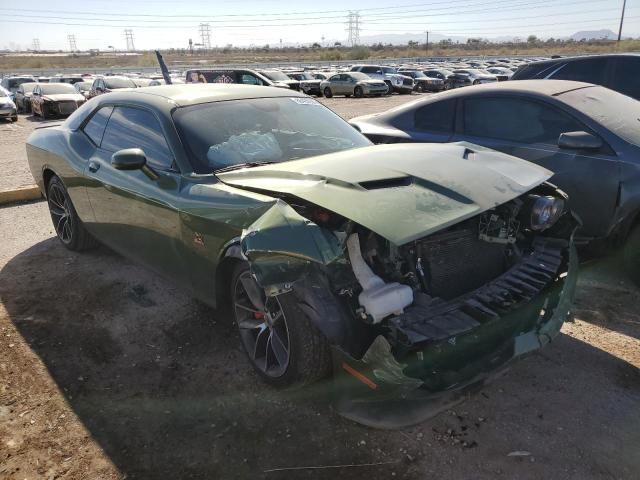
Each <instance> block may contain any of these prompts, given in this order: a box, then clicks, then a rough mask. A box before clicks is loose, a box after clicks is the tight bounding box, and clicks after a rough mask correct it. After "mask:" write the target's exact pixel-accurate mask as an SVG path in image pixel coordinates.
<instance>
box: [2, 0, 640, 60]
mask: <svg viewBox="0 0 640 480" xmlns="http://www.w3.org/2000/svg"><path fill="white" fill-rule="evenodd" d="M621 9H622V0H493V1H491V0H462V1H461V0H432V1H426V2H425V1H423V2H420V1H419V0H413V1H412V0H395V2H394V1H390V0H368V1H362V0H324V1H322V2H292V1H287V2H285V1H275V0H236V1H232V0H222V1H211V0H177V1H176V0H79V1H66V2H62V1H60V0H57V1H55V2H53V1H50V0H32V1H29V2H16V1H13V0H11V1H10V0H0V48H11V49H17V48H23V49H24V48H31V47H32V45H33V39H34V38H38V39H39V41H40V47H41V48H42V49H65V50H67V49H69V40H68V35H70V34H72V35H75V39H76V44H77V47H78V49H81V50H86V49H89V48H98V49H101V50H106V49H107V48H108V46H113V47H115V48H116V49H121V50H124V49H125V48H126V40H125V35H124V29H125V28H131V29H132V30H133V34H134V42H135V46H136V48H139V49H151V48H168V47H177V48H180V47H186V46H187V45H188V40H189V38H192V39H193V41H194V42H195V43H197V42H200V36H199V24H200V23H202V22H208V23H209V24H210V27H211V44H212V46H216V45H217V46H224V45H226V44H229V43H231V44H233V45H250V44H255V45H264V44H267V43H268V44H271V45H277V44H278V43H279V42H280V39H282V41H283V42H284V43H310V42H322V37H323V36H324V38H325V43H327V42H333V41H336V40H339V41H343V42H344V41H345V40H346V38H347V32H346V29H347V25H346V23H347V14H348V10H358V11H359V13H360V22H361V28H360V35H361V37H364V36H368V35H376V34H388V33H414V32H424V31H425V30H429V31H431V32H433V33H438V34H443V35H451V36H482V37H486V38H491V37H501V36H520V37H526V36H528V35H530V34H534V35H538V36H539V37H549V36H555V37H558V36H568V35H571V34H572V33H575V32H576V31H579V30H599V29H610V30H613V31H614V32H617V31H618V23H619V19H620V13H621ZM624 25H625V26H624V28H623V35H625V36H634V37H635V36H638V35H639V34H640V0H628V1H627V11H626V16H625V24H624Z"/></svg>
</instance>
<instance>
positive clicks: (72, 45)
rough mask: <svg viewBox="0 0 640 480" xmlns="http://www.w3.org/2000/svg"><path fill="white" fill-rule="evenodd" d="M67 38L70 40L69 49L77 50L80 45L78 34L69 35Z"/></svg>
mask: <svg viewBox="0 0 640 480" xmlns="http://www.w3.org/2000/svg"><path fill="white" fill-rule="evenodd" d="M67 39H68V40H69V49H70V50H71V52H75V51H77V50H78V45H76V36H75V35H67Z"/></svg>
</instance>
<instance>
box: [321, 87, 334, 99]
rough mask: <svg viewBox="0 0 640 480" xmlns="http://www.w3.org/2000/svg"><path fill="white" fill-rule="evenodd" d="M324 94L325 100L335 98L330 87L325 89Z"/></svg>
mask: <svg viewBox="0 0 640 480" xmlns="http://www.w3.org/2000/svg"><path fill="white" fill-rule="evenodd" d="M323 93H324V96H325V98H331V97H333V92H332V91H331V89H330V88H329V87H325V89H324V92H323Z"/></svg>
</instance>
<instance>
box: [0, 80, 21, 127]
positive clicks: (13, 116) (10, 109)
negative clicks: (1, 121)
mask: <svg viewBox="0 0 640 480" xmlns="http://www.w3.org/2000/svg"><path fill="white" fill-rule="evenodd" d="M0 118H8V119H10V120H11V121H12V122H17V121H18V110H17V109H16V104H15V103H13V100H11V98H10V97H9V92H7V91H6V90H5V89H4V88H0Z"/></svg>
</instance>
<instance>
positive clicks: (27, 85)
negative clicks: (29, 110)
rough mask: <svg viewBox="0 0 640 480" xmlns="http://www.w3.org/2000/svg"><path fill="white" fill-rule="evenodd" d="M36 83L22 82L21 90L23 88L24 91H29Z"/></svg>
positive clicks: (31, 90)
mask: <svg viewBox="0 0 640 480" xmlns="http://www.w3.org/2000/svg"><path fill="white" fill-rule="evenodd" d="M36 85H38V84H37V83H33V82H29V83H23V84H22V85H20V87H22V90H24V93H29V92H33V89H34V88H36Z"/></svg>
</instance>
